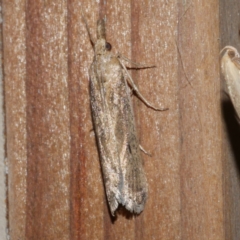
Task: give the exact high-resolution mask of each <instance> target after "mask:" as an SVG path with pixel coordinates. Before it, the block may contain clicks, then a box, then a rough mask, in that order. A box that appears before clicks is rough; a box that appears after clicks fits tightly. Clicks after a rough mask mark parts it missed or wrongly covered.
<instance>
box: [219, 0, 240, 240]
mask: <svg viewBox="0 0 240 240" xmlns="http://www.w3.org/2000/svg"><path fill="white" fill-rule="evenodd" d="M239 12H240V2H239V1H238V0H230V1H227V0H221V1H220V29H219V31H220V49H222V48H223V47H225V46H226V45H231V46H234V47H235V48H237V49H238V51H240V31H239V30H240V16H239ZM221 87H222V94H221V108H222V118H223V128H224V131H223V169H224V175H223V176H224V178H223V190H224V192H223V195H224V225H225V239H233V240H238V239H240V228H239V222H240V201H239V199H240V187H239V186H240V149H239V142H240V128H239V121H238V120H237V118H236V114H235V111H234V108H233V105H232V103H231V101H230V99H229V97H228V96H227V95H226V92H225V89H226V85H225V81H224V79H223V78H222V86H221Z"/></svg>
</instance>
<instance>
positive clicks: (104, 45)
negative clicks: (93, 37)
mask: <svg viewBox="0 0 240 240" xmlns="http://www.w3.org/2000/svg"><path fill="white" fill-rule="evenodd" d="M94 48H95V52H96V54H98V55H101V54H105V53H106V52H109V51H111V49H112V46H111V44H110V43H108V42H107V41H106V31H105V21H104V19H100V20H98V22H97V41H96V43H95V46H94Z"/></svg>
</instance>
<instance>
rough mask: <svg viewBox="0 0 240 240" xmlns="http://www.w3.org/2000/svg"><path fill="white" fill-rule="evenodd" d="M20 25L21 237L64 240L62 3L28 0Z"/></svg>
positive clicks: (66, 140) (66, 143)
mask: <svg viewBox="0 0 240 240" xmlns="http://www.w3.org/2000/svg"><path fill="white" fill-rule="evenodd" d="M26 24H27V33H26V47H27V56H26V59H27V68H26V69H27V72H26V98H27V106H26V112H27V116H26V119H27V168H28V169H27V202H26V214H27V219H26V239H70V235H69V228H70V223H69V219H70V207H69V205H70V202H69V191H70V190H69V186H70V165H69V158H70V131H69V125H70V122H69V102H68V61H67V59H68V48H67V4H66V2H65V1H61V2H58V3H57V4H55V2H53V1H31V2H28V3H27V5H26Z"/></svg>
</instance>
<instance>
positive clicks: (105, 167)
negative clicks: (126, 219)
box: [83, 16, 167, 216]
mask: <svg viewBox="0 0 240 240" xmlns="http://www.w3.org/2000/svg"><path fill="white" fill-rule="evenodd" d="M83 19H84V21H85V24H86V28H87V32H88V35H89V37H90V40H91V42H92V45H93V47H94V58H93V62H92V64H91V67H90V70H89V77H90V100H91V110H92V119H93V125H94V131H95V135H96V140H97V145H98V151H99V157H100V162H101V168H102V174H103V180H104V185H105V192H106V195H107V200H108V203H109V208H110V211H111V214H112V215H113V216H114V213H115V211H116V209H117V208H118V206H119V205H122V206H124V207H125V208H126V209H127V210H129V211H130V212H132V213H135V214H139V213H140V212H141V211H143V209H144V205H145V203H146V200H147V197H148V186H147V180H146V176H145V174H144V169H143V163H142V158H141V154H140V145H139V141H138V138H137V133H136V126H135V121H134V114H133V107H132V102H131V91H132V90H133V91H134V92H135V93H136V94H137V95H138V97H139V98H140V99H141V100H142V101H143V102H144V103H145V104H146V105H147V106H149V107H151V108H153V109H155V110H167V109H165V108H163V109H159V108H155V107H153V106H152V105H151V104H150V103H149V102H148V101H147V100H146V99H145V98H144V97H143V96H142V95H141V93H140V92H139V91H138V88H137V87H136V85H135V84H134V82H133V80H132V78H131V76H130V74H129V73H128V71H127V69H126V67H125V65H124V64H123V59H124V60H128V59H127V58H124V57H122V56H120V55H114V54H112V53H111V44H110V43H108V42H107V41H106V33H105V21H104V20H103V19H102V20H99V21H98V22H97V40H96V41H94V39H93V38H92V36H91V34H90V30H89V27H88V25H87V22H86V20H85V18H84V16H83ZM129 86H131V88H130V87H129Z"/></svg>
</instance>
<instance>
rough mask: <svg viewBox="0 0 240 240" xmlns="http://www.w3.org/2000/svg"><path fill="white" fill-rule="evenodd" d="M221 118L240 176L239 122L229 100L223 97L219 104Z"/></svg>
mask: <svg viewBox="0 0 240 240" xmlns="http://www.w3.org/2000/svg"><path fill="white" fill-rule="evenodd" d="M221 105H222V117H223V119H224V121H225V129H226V134H227V137H228V139H229V142H230V148H231V150H232V153H233V156H234V160H235V164H236V167H237V169H238V173H239V174H240V120H239V119H238V117H237V114H236V112H235V110H234V107H233V105H232V102H231V100H230V99H229V98H227V97H224V99H223V100H222V102H221Z"/></svg>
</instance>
